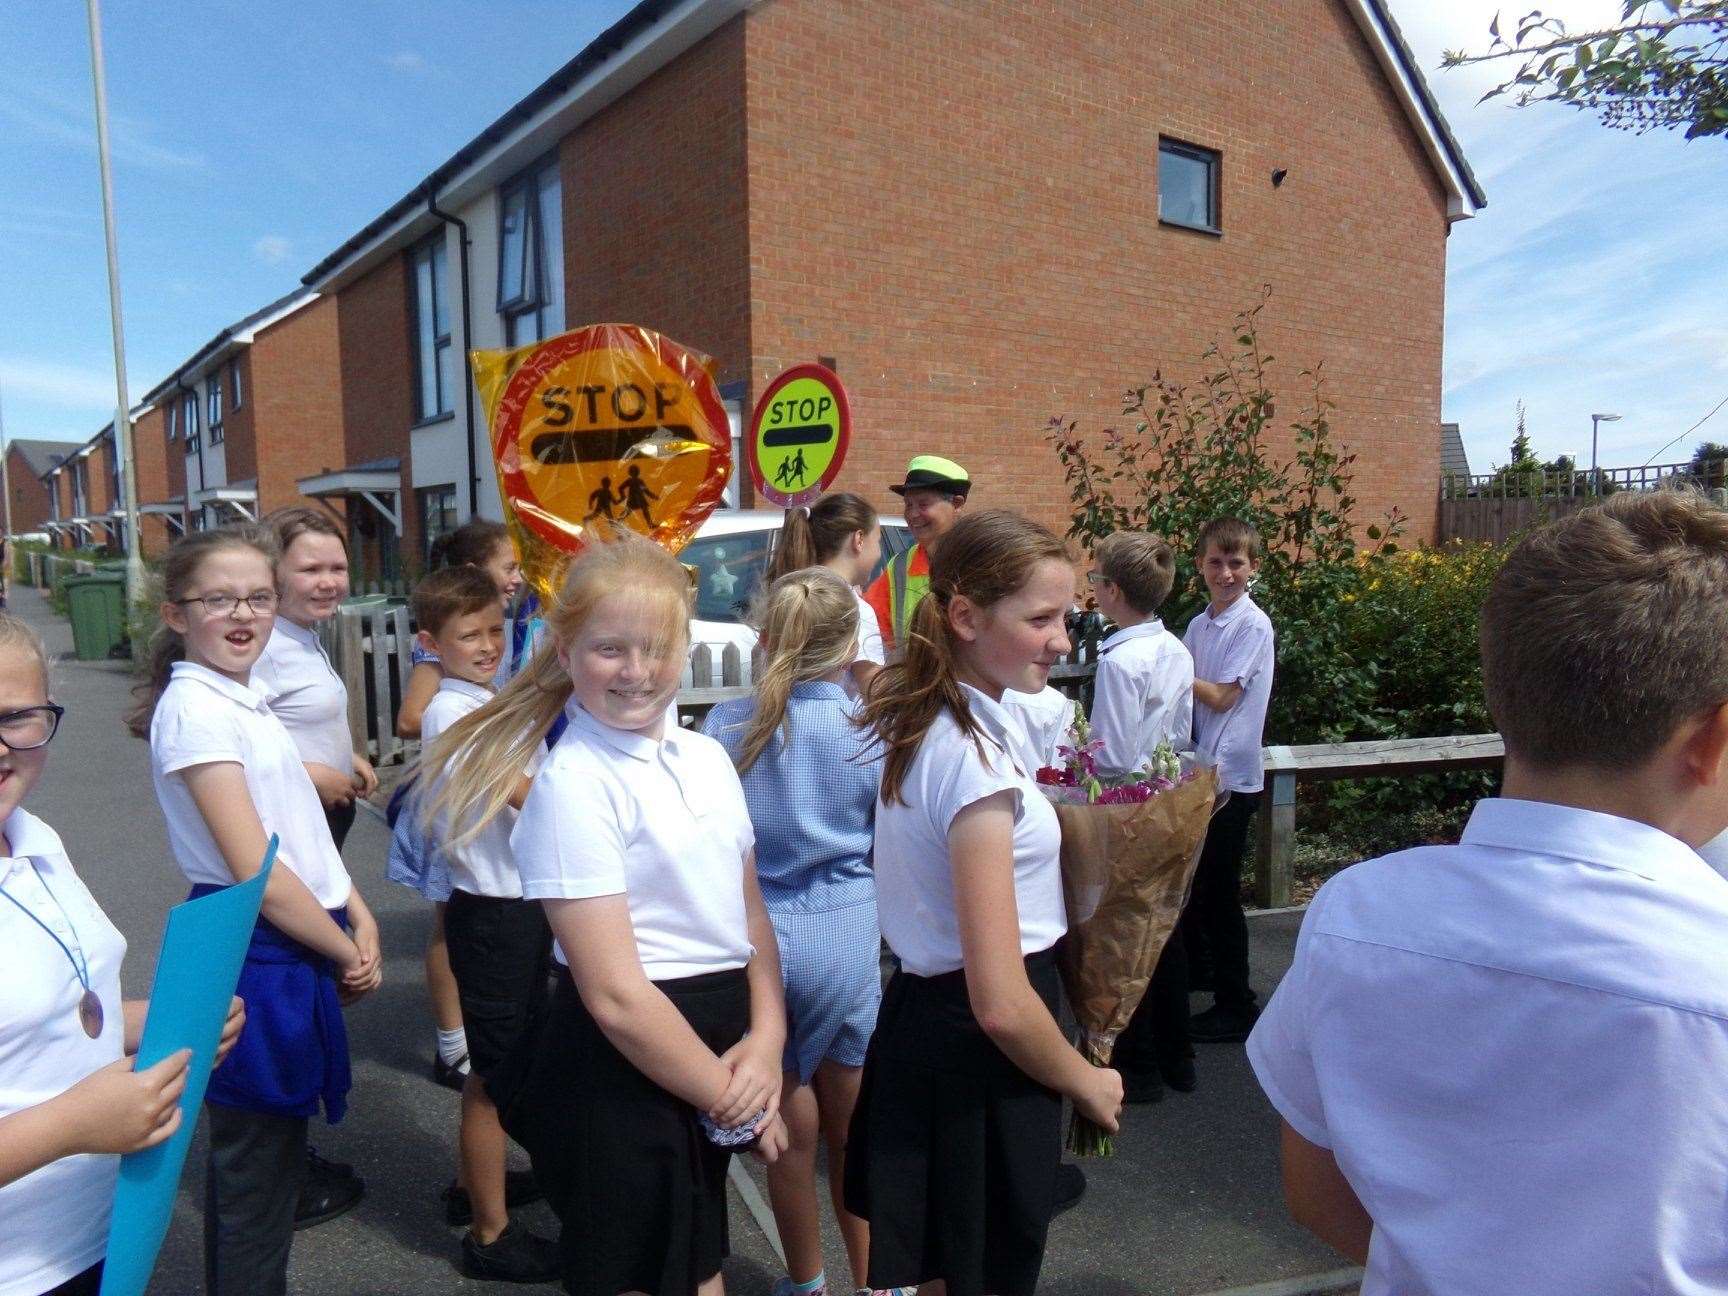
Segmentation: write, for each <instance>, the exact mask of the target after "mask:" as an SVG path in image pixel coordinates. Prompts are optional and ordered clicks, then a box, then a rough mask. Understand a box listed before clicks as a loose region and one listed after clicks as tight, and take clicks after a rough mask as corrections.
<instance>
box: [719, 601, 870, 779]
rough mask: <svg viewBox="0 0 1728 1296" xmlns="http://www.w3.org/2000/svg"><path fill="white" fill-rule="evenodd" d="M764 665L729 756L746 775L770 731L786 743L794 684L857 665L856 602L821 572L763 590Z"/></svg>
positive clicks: (789, 728) (788, 734) (764, 748)
mask: <svg viewBox="0 0 1728 1296" xmlns="http://www.w3.org/2000/svg"><path fill="white" fill-rule="evenodd" d="M761 618H762V621H761V627H760V628H761V633H762V648H763V651H764V662H763V666H762V668H761V669H760V670H758V671H757V672H756V684H755V692H756V699H755V701H756V709H755V711H753V712H752V713H751V715H750V719H749V720H748V722H746V724H745V726H744V745H743V747H742V748H740V749H739V751H738V754H737V756H736V757H734V762H735V763H736V764H737V766H738V772H739V773H740V774H742V773H744V772H745V771H747V770H748V769H749V768H750V767H751V766H752V765H754V764H755V763H756V762H757V760H758V759H759V758H760V757H761V755H762V753H763V752H764V751H765V750H766V749H767V747H768V744H769V743H770V742H771V741H773V738H774V731H775V730H777V729H782V728H783V729H784V730H785V732H786V740H787V741H788V742H790V741H791V739H792V717H791V716H790V715H788V714H787V710H786V708H787V703H788V701H789V700H790V699H791V697H792V687H793V685H795V684H808V683H809V682H810V681H812V680H819V679H821V678H822V677H823V676H824V675H832V674H833V673H834V672H835V671H837V670H843V669H845V668H846V667H848V666H850V665H851V664H852V663H853V662H855V661H856V660H858V598H857V596H856V595H855V594H853V593H852V587H851V586H850V585H848V584H847V583H846V582H845V581H844V580H842V579H841V578H840V577H839V576H838V575H837V574H836V573H834V572H832V571H829V570H828V569H827V568H826V567H806V568H805V569H804V570H803V571H794V572H788V573H787V574H786V575H784V576H782V577H780V578H779V579H778V580H776V581H775V582H774V583H773V584H772V585H770V586H769V587H768V591H767V593H766V594H765V595H764V596H763V598H762V602H761Z"/></svg>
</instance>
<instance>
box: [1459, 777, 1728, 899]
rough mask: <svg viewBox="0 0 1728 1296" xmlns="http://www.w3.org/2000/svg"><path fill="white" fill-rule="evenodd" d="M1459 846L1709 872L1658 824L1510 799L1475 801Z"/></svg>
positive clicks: (1656, 876)
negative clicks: (1654, 825)
mask: <svg viewBox="0 0 1728 1296" xmlns="http://www.w3.org/2000/svg"><path fill="white" fill-rule="evenodd" d="M1459 844H1460V845H1464V846H1488V847H1499V848H1501V849H1504V850H1513V851H1518V852H1519V853H1521V854H1526V855H1554V856H1559V857H1560V858H1562V859H1575V860H1580V861H1583V862H1584V863H1587V864H1596V865H1602V866H1605V867H1607V868H1613V869H1620V870H1622V871H1624V872H1627V873H1632V874H1635V875H1637V876H1638V877H1643V878H1649V879H1651V880H1673V879H1678V878H1685V877H1696V876H1698V875H1699V872H1700V871H1702V872H1705V873H1714V870H1713V869H1711V868H1710V866H1709V865H1708V864H1706V863H1705V862H1704V861H1703V859H1701V858H1700V857H1699V855H1698V853H1697V852H1696V851H1694V850H1693V849H1692V848H1691V847H1690V846H1688V845H1686V843H1685V842H1683V841H1681V840H1679V838H1677V837H1670V836H1669V835H1668V834H1667V833H1665V832H1663V831H1662V830H1661V829H1660V828H1653V827H1651V826H1650V825H1649V824H1646V823H1639V822H1638V821H1637V820H1635V819H1622V818H1621V817H1620V816H1619V815H1611V814H1603V813H1602V812H1601V811H1599V810H1580V809H1578V808H1577V807H1575V806H1563V805H1555V804H1553V803H1552V802H1548V801H1522V800H1519V799H1517V798H1514V797H1489V798H1487V799H1485V800H1482V801H1478V802H1477V803H1476V808H1475V809H1474V810H1472V811H1471V812H1470V822H1469V823H1468V824H1466V825H1465V826H1464V833H1463V836H1462V837H1461V838H1460V839H1459Z"/></svg>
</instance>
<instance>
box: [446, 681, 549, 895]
mask: <svg viewBox="0 0 1728 1296" xmlns="http://www.w3.org/2000/svg"><path fill="white" fill-rule="evenodd" d="M492 696H493V693H492V690H491V689H489V688H483V687H481V686H480V685H478V684H471V683H469V682H468V681H467V680H464V679H455V678H452V677H451V676H449V675H446V676H445V677H444V678H443V680H442V681H440V682H439V685H438V691H437V692H436V693H434V694H433V695H432V700H431V701H430V702H428V703H427V704H426V713H425V715H424V716H423V717H422V718H421V720H420V741H421V743H422V744H426V743H430V742H431V741H432V740H433V739H434V738H436V737H437V736H438V735H439V734H441V733H443V732H444V731H445V730H446V729H448V728H449V727H450V726H451V725H453V724H455V723H456V722H457V721H458V720H460V719H461V718H462V717H463V716H465V715H469V714H471V713H472V712H475V711H478V710H479V709H480V708H481V707H482V706H484V705H485V704H486V703H487V702H489V701H490V700H491V699H492ZM539 765H540V756H539V754H538V753H536V754H535V756H534V757H533V758H532V760H531V761H530V762H529V767H528V769H526V770H525V771H523V772H524V773H526V774H530V775H532V774H533V773H534V771H535V769H537V768H538V767H539ZM515 827H516V811H515V810H513V809H512V808H511V807H509V806H505V807H504V808H503V809H502V810H500V811H499V812H498V815H497V817H496V818H494V819H493V820H492V822H491V823H489V824H487V825H486V826H485V827H484V828H482V829H481V830H480V833H479V835H478V836H476V837H475V838H473V840H471V841H469V842H467V843H465V844H464V845H462V846H460V847H458V848H456V849H454V850H452V849H450V848H449V847H447V846H444V845H442V842H443V840H444V839H445V838H446V837H447V834H446V833H445V832H444V831H443V830H442V825H440V830H439V831H438V832H436V833H435V834H434V840H435V841H437V842H438V843H439V849H440V850H441V851H443V853H444V862H445V864H446V866H447V867H448V868H449V870H450V882H451V885H453V886H455V887H456V888H457V889H459V890H462V891H466V892H467V893H468V894H469V895H479V896H497V897H502V898H506V899H516V898H518V897H520V896H521V894H522V878H521V875H520V874H518V873H517V872H516V857H515V856H514V855H513V854H512V853H511V851H510V833H511V831H512V830H513V829H514V828H515Z"/></svg>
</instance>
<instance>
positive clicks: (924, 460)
mask: <svg viewBox="0 0 1728 1296" xmlns="http://www.w3.org/2000/svg"><path fill="white" fill-rule="evenodd" d="M888 489H889V490H891V491H893V492H894V493H895V494H896V495H904V494H905V493H906V492H907V491H909V490H937V491H944V492H946V493H947V494H950V495H964V494H966V493H967V492H968V491H970V490H971V489H972V478H971V476H970V475H969V474H968V473H967V471H966V470H965V469H964V468H962V467H961V466H960V465H959V464H957V463H955V462H954V461H953V460H952V459H944V458H942V456H941V455H914V456H913V457H912V462H911V463H909V464H907V465H906V480H905V481H904V482H902V483H901V484H900V485H898V486H890V487H889V488H888Z"/></svg>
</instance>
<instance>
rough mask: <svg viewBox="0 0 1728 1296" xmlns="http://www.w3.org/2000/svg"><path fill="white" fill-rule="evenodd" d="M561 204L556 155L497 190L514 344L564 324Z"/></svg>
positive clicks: (503, 308) (501, 301)
mask: <svg viewBox="0 0 1728 1296" xmlns="http://www.w3.org/2000/svg"><path fill="white" fill-rule="evenodd" d="M562 204H563V194H562V190H561V188H560V186H559V183H558V164H557V162H556V160H554V159H547V160H545V161H543V162H539V163H537V164H536V165H535V166H533V167H531V168H529V170H527V171H526V172H524V173H523V174H521V175H519V176H517V177H516V178H515V179H514V180H512V181H511V182H510V183H509V184H507V185H505V186H504V188H503V189H501V190H499V192H498V313H499V314H500V315H502V316H503V317H504V341H505V343H506V344H507V345H509V346H525V345H527V344H528V343H530V342H538V341H540V340H541V339H542V338H547V337H550V336H551V335H552V334H554V333H557V332H558V331H560V330H561V329H562V328H563V327H564V222H563V217H562Z"/></svg>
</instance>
